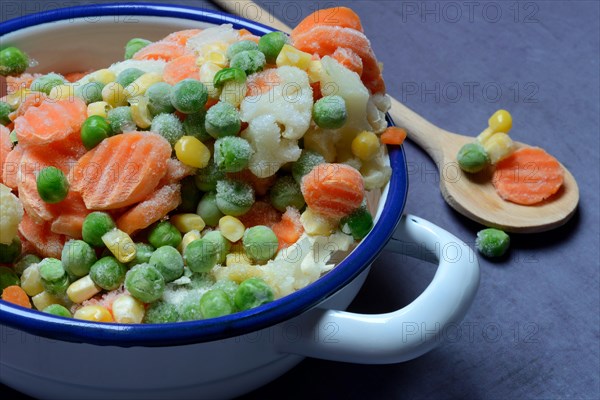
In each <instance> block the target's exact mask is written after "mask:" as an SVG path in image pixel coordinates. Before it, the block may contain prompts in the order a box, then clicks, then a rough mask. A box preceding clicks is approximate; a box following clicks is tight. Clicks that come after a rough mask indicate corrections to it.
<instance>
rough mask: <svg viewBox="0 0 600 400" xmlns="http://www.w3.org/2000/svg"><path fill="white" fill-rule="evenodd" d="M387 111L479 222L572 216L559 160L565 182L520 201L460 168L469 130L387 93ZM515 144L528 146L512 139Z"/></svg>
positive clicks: (515, 228) (453, 202)
mask: <svg viewBox="0 0 600 400" xmlns="http://www.w3.org/2000/svg"><path fill="white" fill-rule="evenodd" d="M213 2H214V3H216V4H217V5H219V6H220V7H221V8H223V9H224V10H226V11H228V12H230V13H232V14H236V13H239V12H240V10H245V9H248V7H251V8H253V9H256V10H261V8H260V6H258V5H257V4H256V3H254V2H252V1H249V0H238V1H227V0H213ZM254 19H255V20H256V22H260V23H263V24H265V25H269V26H272V27H274V28H275V29H278V30H281V31H283V32H290V30H291V29H290V27H289V26H287V25H286V24H284V23H283V22H282V21H280V20H279V19H277V18H275V17H274V16H273V15H270V14H269V13H268V12H266V11H264V10H261V12H258V13H256V17H255V18H254ZM391 100H392V107H391V109H390V115H391V116H392V118H393V119H394V121H395V123H396V124H397V125H399V126H401V127H403V128H405V129H406V130H407V133H408V138H409V139H411V140H412V141H413V142H415V143H416V144H417V145H418V146H420V147H421V148H423V150H425V151H426V152H427V154H428V155H429V156H430V157H431V158H432V160H433V161H434V162H435V164H436V165H437V167H438V171H439V174H440V190H441V192H442V196H443V197H444V200H445V201H446V202H447V203H448V204H449V205H450V206H451V207H452V208H454V209H455V210H456V211H458V212H459V213H461V214H462V215H464V216H466V217H467V218H470V219H472V220H474V221H477V222H479V223H481V224H483V225H486V226H490V227H496V228H500V229H503V230H505V231H508V232H518V233H532V232H543V231H547V230H550V229H554V228H556V227H559V226H561V225H563V224H564V223H566V222H567V221H568V220H569V218H571V217H572V216H573V214H574V213H575V210H576V208H577V204H578V203H579V188H578V186H577V182H576V181H575V178H574V177H573V175H572V174H571V173H570V172H569V170H567V169H566V168H565V167H564V165H562V164H561V166H562V168H563V170H564V183H563V186H562V187H561V189H560V190H559V192H558V193H556V194H555V195H554V196H552V197H551V198H550V199H548V200H547V201H544V202H542V203H540V204H537V205H533V206H523V205H519V204H516V203H511V202H509V201H505V200H503V199H502V198H500V196H498V194H497V193H496V190H495V188H494V185H493V184H492V179H491V175H492V172H493V171H492V168H491V167H489V168H487V169H485V170H484V171H481V172H479V173H477V174H467V173H464V172H463V171H462V170H461V169H460V167H459V165H458V163H457V161H456V155H457V153H458V151H459V149H460V148H461V147H462V146H463V145H465V144H467V143H470V142H473V141H474V140H475V138H474V137H472V136H464V135H458V134H456V133H451V132H448V131H446V130H444V129H441V128H438V127H437V126H435V125H433V124H432V123H430V122H429V121H427V120H426V119H424V118H423V117H421V116H420V115H418V114H417V113H415V112H414V111H412V110H411V109H409V108H408V107H406V106H405V105H403V104H402V103H400V102H399V101H398V100H396V99H394V98H392V99H391ZM499 128H501V127H498V126H496V127H495V128H494V126H490V127H489V128H487V129H486V130H484V131H483V132H482V133H481V134H480V136H479V137H480V138H482V139H484V138H487V137H489V136H491V135H492V134H494V133H496V132H497V130H498V129H499ZM514 145H515V146H516V148H521V147H528V146H529V145H527V144H525V143H520V142H515V143H514Z"/></svg>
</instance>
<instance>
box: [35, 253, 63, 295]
mask: <svg viewBox="0 0 600 400" xmlns="http://www.w3.org/2000/svg"><path fill="white" fill-rule="evenodd" d="M38 265H39V271H40V277H41V278H42V286H44V290H45V291H46V292H48V293H50V294H53V295H56V296H59V295H62V294H65V293H66V291H67V287H68V286H69V277H68V276H67V272H66V271H65V268H64V267H63V264H62V262H61V261H60V260H57V259H56V258H44V259H43V260H42V261H41V262H40V263H39V264H38Z"/></svg>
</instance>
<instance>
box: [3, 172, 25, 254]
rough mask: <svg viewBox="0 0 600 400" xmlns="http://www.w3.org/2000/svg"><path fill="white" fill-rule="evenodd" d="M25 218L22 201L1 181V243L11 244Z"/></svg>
mask: <svg viewBox="0 0 600 400" xmlns="http://www.w3.org/2000/svg"><path fill="white" fill-rule="evenodd" d="M22 218H23V205H22V204H21V201H20V200H19V199H18V198H17V196H15V195H14V194H12V193H11V192H10V189H9V188H8V187H6V186H4V185H3V184H1V183H0V243H3V244H10V243H11V242H12V240H13V239H14V238H15V236H17V228H18V227H19V223H20V222H21V219H22Z"/></svg>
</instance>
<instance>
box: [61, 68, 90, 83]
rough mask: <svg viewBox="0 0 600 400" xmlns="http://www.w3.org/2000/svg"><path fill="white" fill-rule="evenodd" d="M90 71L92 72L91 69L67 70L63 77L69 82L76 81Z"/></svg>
mask: <svg viewBox="0 0 600 400" xmlns="http://www.w3.org/2000/svg"><path fill="white" fill-rule="evenodd" d="M90 72H92V71H77V72H69V73H68V74H65V75H64V77H65V79H66V80H67V81H69V82H77V81H78V80H80V79H81V78H83V77H84V76H86V75H87V74H89V73H90Z"/></svg>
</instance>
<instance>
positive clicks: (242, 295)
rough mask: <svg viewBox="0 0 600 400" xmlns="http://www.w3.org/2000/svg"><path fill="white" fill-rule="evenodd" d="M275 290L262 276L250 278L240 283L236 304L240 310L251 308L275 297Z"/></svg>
mask: <svg viewBox="0 0 600 400" xmlns="http://www.w3.org/2000/svg"><path fill="white" fill-rule="evenodd" d="M274 297H275V296H274V294H273V290H272V289H271V288H270V287H269V285H267V283H266V282H265V281H263V280H262V279H260V278H249V279H246V280H245V281H243V282H242V283H240V286H239V287H238V290H237V292H236V293H235V298H234V301H235V305H236V306H237V307H238V308H239V309H240V310H249V309H251V308H254V307H258V306H260V305H263V304H267V303H270V302H271V301H273V299H274Z"/></svg>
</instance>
